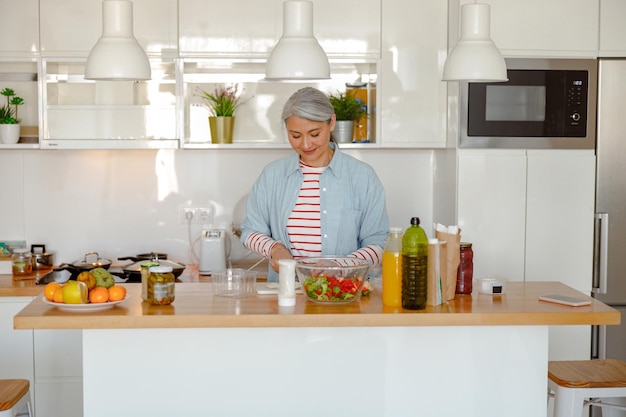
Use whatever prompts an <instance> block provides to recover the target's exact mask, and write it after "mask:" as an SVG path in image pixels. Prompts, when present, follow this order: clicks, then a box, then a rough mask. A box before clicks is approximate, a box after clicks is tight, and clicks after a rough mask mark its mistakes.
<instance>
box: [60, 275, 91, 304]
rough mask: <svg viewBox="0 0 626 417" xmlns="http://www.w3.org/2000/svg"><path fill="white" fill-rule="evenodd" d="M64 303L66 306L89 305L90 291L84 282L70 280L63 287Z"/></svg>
mask: <svg viewBox="0 0 626 417" xmlns="http://www.w3.org/2000/svg"><path fill="white" fill-rule="evenodd" d="M62 291H63V302H64V303H66V304H87V301H88V300H89V290H88V289H87V284H85V283H84V282H82V281H74V280H70V281H67V282H66V283H65V285H64V286H63V289H62Z"/></svg>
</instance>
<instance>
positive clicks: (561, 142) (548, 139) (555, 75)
mask: <svg viewBox="0 0 626 417" xmlns="http://www.w3.org/2000/svg"><path fill="white" fill-rule="evenodd" d="M506 65H507V74H508V78H509V80H508V81H507V82H501V83H496V82H488V83H478V82H464V83H461V88H460V103H461V107H460V112H461V114H460V118H459V119H460V135H459V147H460V148H519V149H594V148H595V137H596V102H597V84H598V63H597V60H595V59H534V58H532V59H531V58H528V59H519V58H516V59H507V60H506Z"/></svg>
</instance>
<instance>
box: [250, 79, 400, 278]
mask: <svg viewBox="0 0 626 417" xmlns="http://www.w3.org/2000/svg"><path fill="white" fill-rule="evenodd" d="M282 120H283V121H284V122H285V127H286V130H287V136H288V139H289V144H290V145H291V147H292V148H293V150H294V151H296V153H295V154H292V155H289V156H287V157H285V158H282V159H279V160H277V161H274V162H271V163H270V164H268V165H267V166H266V167H265V169H264V170H263V172H262V173H261V176H260V177H259V178H258V179H257V181H256V182H255V184H254V185H253V187H252V191H251V192H250V196H249V197H248V202H247V208H246V216H247V217H246V219H245V220H244V221H243V223H242V225H241V229H242V234H241V241H242V243H243V244H244V246H245V247H246V248H248V249H250V250H252V251H254V252H256V253H259V254H261V255H262V256H264V257H266V258H268V259H269V260H270V268H269V272H268V281H277V280H278V274H277V272H278V261H279V260H280V259H292V258H293V259H297V258H303V257H310V256H323V255H339V256H346V255H347V256H354V257H357V258H361V259H366V260H368V261H370V262H372V264H373V265H374V266H376V265H379V264H380V262H381V259H382V252H383V248H384V246H385V243H386V241H387V238H388V235H389V219H388V216H387V209H386V206H385V191H384V189H383V186H382V184H381V182H380V180H379V179H378V177H377V176H376V173H375V172H374V170H373V169H372V167H370V166H369V165H367V164H365V163H364V162H361V161H359V160H357V159H355V158H353V157H351V156H349V155H347V154H344V153H342V152H340V151H339V149H338V147H337V145H336V143H335V142H334V140H333V139H332V131H333V129H334V128H335V121H336V119H335V113H334V110H333V107H332V105H331V104H330V101H329V99H328V96H327V95H326V94H324V93H322V92H321V91H319V90H316V89H315V88H312V87H306V88H302V89H300V90H298V91H296V92H295V93H294V94H293V95H292V96H291V97H290V98H289V100H287V102H286V103H285V107H284V108H283V113H282Z"/></svg>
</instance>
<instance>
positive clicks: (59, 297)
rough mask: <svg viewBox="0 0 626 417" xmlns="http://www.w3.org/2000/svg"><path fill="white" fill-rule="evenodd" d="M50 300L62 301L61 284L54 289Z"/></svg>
mask: <svg viewBox="0 0 626 417" xmlns="http://www.w3.org/2000/svg"><path fill="white" fill-rule="evenodd" d="M52 301H54V302H55V303H63V302H64V301H63V286H62V285H60V286H59V288H57V289H56V290H55V291H54V294H53V295H52Z"/></svg>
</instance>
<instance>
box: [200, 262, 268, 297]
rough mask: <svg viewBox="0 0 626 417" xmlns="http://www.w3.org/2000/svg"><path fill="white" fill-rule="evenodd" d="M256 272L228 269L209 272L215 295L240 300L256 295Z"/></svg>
mask: <svg viewBox="0 0 626 417" xmlns="http://www.w3.org/2000/svg"><path fill="white" fill-rule="evenodd" d="M256 277H257V273H256V271H248V270H246V269H241V268H229V269H224V270H220V271H213V272H211V282H213V287H214V288H215V293H216V294H217V295H220V296H223V297H233V298H242V297H248V296H250V295H254V294H255V293H256Z"/></svg>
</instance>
